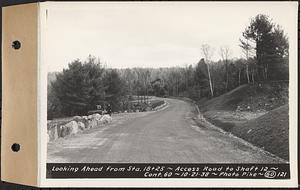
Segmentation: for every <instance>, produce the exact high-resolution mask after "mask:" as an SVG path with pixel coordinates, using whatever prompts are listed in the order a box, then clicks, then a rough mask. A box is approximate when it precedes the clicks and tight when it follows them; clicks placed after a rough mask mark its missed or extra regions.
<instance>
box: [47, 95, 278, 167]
mask: <svg viewBox="0 0 300 190" xmlns="http://www.w3.org/2000/svg"><path fill="white" fill-rule="evenodd" d="M165 100H167V102H168V106H167V107H165V108H164V109H162V110H160V111H157V112H148V113H132V114H136V115H135V116H134V117H132V118H129V119H128V118H127V119H124V118H122V117H120V119H115V120H114V121H113V122H112V123H111V124H110V125H108V126H105V127H102V128H101V127H99V128H94V129H91V130H88V131H84V132H83V133H81V134H77V135H75V136H72V137H68V138H65V139H58V140H57V141H55V142H50V143H48V162H81V163H101V162H106V163H108V162H120V163H137V162H140V163H279V162H281V160H280V159H278V158H276V157H273V156H271V155H270V154H268V153H266V152H264V151H263V150H261V149H259V148H256V147H253V146H251V145H249V144H247V143H245V142H244V141H242V140H240V139H237V138H234V137H232V136H229V135H227V134H223V133H220V132H218V131H216V130H213V129H210V128H206V127H203V126H196V124H195V122H194V121H193V119H192V118H193V117H194V116H195V107H194V106H193V105H192V104H190V103H188V102H185V101H182V100H176V99H165ZM115 117H116V118H117V116H115Z"/></svg>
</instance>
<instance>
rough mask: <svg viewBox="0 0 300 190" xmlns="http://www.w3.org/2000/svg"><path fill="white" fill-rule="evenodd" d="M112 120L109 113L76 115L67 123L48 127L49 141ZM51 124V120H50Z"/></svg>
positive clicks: (49, 123)
mask: <svg viewBox="0 0 300 190" xmlns="http://www.w3.org/2000/svg"><path fill="white" fill-rule="evenodd" d="M111 121H112V118H111V117H110V116H109V115H100V114H98V113H96V114H93V115H89V116H75V117H73V118H72V119H71V120H70V121H68V122H67V123H65V124H54V125H53V126H51V127H48V142H49V141H54V140H56V139H57V138H59V137H65V136H68V135H71V134H76V133H78V132H79V131H83V130H86V129H91V128H95V127H97V126H102V125H103V124H107V123H109V122H111ZM48 125H51V121H50V122H48Z"/></svg>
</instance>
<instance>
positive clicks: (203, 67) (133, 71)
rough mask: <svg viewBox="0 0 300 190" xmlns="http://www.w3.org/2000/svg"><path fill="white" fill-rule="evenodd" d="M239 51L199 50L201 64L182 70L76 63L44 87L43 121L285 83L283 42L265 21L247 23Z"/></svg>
mask: <svg viewBox="0 0 300 190" xmlns="http://www.w3.org/2000/svg"><path fill="white" fill-rule="evenodd" d="M239 46H240V47H241V49H242V52H243V55H242V57H241V58H239V59H234V58H232V55H231V49H230V47H229V46H222V47H220V48H219V49H214V48H213V47H211V46H210V45H208V44H202V45H200V52H201V56H202V58H201V59H200V60H199V62H198V63H194V64H190V65H186V66H185V67H170V68H127V69H111V68H107V67H105V66H104V65H103V64H102V63H101V62H100V60H99V59H96V58H95V57H93V56H89V57H88V58H87V60H85V61H80V60H78V59H77V60H75V61H73V62H71V63H70V64H69V66H68V68H67V69H64V70H63V71H62V72H60V73H55V76H54V79H52V80H51V81H49V83H48V84H49V85H48V116H49V117H50V118H53V117H62V116H72V115H84V114H86V113H87V111H88V110H90V109H93V108H94V106H95V105H97V104H100V103H101V102H103V101H106V102H109V103H110V104H111V105H112V108H113V111H124V110H127V109H129V105H130V104H129V103H128V102H130V101H131V100H133V97H136V96H138V97H140V99H141V100H143V97H144V100H145V99H146V98H145V97H147V96H159V97H165V96H183V97H189V98H191V99H194V100H196V101H198V100H200V99H203V98H212V97H215V96H219V95H221V94H224V93H226V92H228V91H230V90H232V89H234V88H236V87H238V86H239V85H242V84H250V83H251V84H253V83H256V82H264V81H269V80H288V79H289V74H288V73H289V56H288V55H289V51H288V49H289V44H288V38H287V36H286V34H285V33H284V31H283V29H282V28H281V27H280V26H279V25H277V24H275V23H273V22H272V21H271V19H270V18H269V17H268V16H266V15H261V14H260V15H257V16H256V17H254V18H252V19H251V22H250V24H249V26H248V27H247V28H246V29H245V30H244V32H243V33H242V34H241V37H240V40H239ZM214 54H217V55H218V56H219V57H220V59H219V60H218V61H213V60H212V57H213V55H214ZM52 78H53V77H52Z"/></svg>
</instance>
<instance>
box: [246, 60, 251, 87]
mask: <svg viewBox="0 0 300 190" xmlns="http://www.w3.org/2000/svg"><path fill="white" fill-rule="evenodd" d="M246 75H247V81H248V84H249V83H250V77H249V66H248V63H247V64H246Z"/></svg>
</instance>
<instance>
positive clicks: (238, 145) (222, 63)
mask: <svg viewBox="0 0 300 190" xmlns="http://www.w3.org/2000/svg"><path fill="white" fill-rule="evenodd" d="M292 7H293V6H291V5H290V4H288V3H285V4H277V3H276V2H273V4H271V3H270V4H269V6H266V5H263V6H261V5H260V3H255V2H248V3H243V2H224V3H208V2H206V3H201V2H186V3H184V2H114V3H113V2H110V3H109V2H103V3H99V2H98V3H91V2H90V3H70V4H67V3H65V4H64V3H61V4H52V6H49V7H47V9H46V16H45V21H44V24H45V26H44V28H43V32H44V33H43V35H44V36H45V38H44V39H45V41H44V44H45V47H46V48H45V49H46V53H45V55H44V58H43V60H46V61H45V62H46V63H47V64H46V67H47V157H46V162H47V164H52V165H51V167H48V168H47V173H51V172H54V173H55V172H57V171H61V170H64V171H74V170H76V168H75V169H74V168H73V167H71V166H72V164H73V165H76V164H77V165H80V164H81V165H82V166H83V165H84V164H91V165H92V164H102V163H103V164H104V163H105V164H108V165H109V164H132V167H135V168H138V166H139V164H142V165H143V166H141V168H140V169H141V170H145V171H146V170H147V166H148V165H147V164H150V165H149V167H150V166H151V164H161V163H163V164H166V167H167V166H168V164H171V165H172V164H175V165H176V164H177V165H178V164H179V165H178V166H179V167H180V164H183V165H184V164H192V165H193V167H197V165H199V167H200V166H201V172H203V171H207V172H212V171H216V173H215V174H214V173H210V174H207V175H209V176H212V175H216V176H217V177H219V178H222V177H235V178H239V177H246V178H247V177H250V178H251V175H254V174H253V173H256V174H255V175H257V176H256V177H258V178H259V176H260V175H262V176H261V177H262V178H280V177H281V178H282V179H285V178H289V175H290V174H289V163H290V147H291V146H290V143H291V141H290V133H291V129H290V118H289V105H291V104H290V97H289V92H290V80H289V79H290V70H291V69H293V67H291V63H290V60H291V59H290V52H291V51H294V52H295V51H296V50H291V48H290V43H291V41H290V39H291V37H290V36H291V35H295V34H294V33H295V31H294V26H293V23H292V22H291V18H293V16H294V15H293V14H292V12H291V14H289V10H291V8H292ZM283 13H284V14H283ZM55 164H57V165H55ZM64 164H67V165H65V166H64V167H59V166H62V165H64ZM68 164H70V165H68ZM135 164H136V165H135ZM203 164H208V165H210V166H211V168H205V166H203ZM214 164H216V167H214ZM220 164H228V165H229V166H230V165H231V164H241V166H236V167H237V169H236V170H237V171H238V170H242V171H244V173H245V174H244V173H242V174H241V175H242V176H241V175H236V176H234V175H235V174H232V173H226V172H219V173H217V172H218V169H220V167H221V166H220ZM245 164H246V165H247V164H248V165H247V166H245ZM251 164H252V165H253V166H252V165H251ZM260 164H271V165H272V164H275V165H276V164H279V165H280V164H282V165H283V166H285V167H286V168H287V171H286V172H284V171H282V172H281V173H280V172H277V173H275V174H274V176H272V175H273V173H272V172H269V173H268V174H266V172H265V171H267V170H268V171H270V168H269V169H265V170H264V168H259V169H256V170H257V172H256V170H255V169H253V168H255V167H256V166H259V165H260ZM171 165H170V167H171ZM177 165H176V167H177ZM113 166H114V165H109V166H107V168H106V171H114V172H117V171H118V169H119V170H121V168H122V167H119V168H113ZM202 166H203V167H202ZM250 166H251V167H250ZM84 167H85V166H84ZM153 167H154V166H153ZM176 167H175V166H174V168H173V169H172V168H170V170H172V172H173V174H174V172H175V171H176ZM187 167H188V166H187ZM252 167H253V168H252ZM270 167H272V166H270ZM129 168H130V167H129ZM158 168H159V166H158ZM224 168H225V166H224ZM224 168H223V169H224ZM243 168H244V169H243ZM251 168H252V169H251ZM77 169H78V168H77ZM96 169H97V168H96ZM98 169H99V168H98ZM156 169H157V168H156ZM159 169H161V168H159ZM159 169H158V170H159ZM276 169H278V167H277V168H276V167H275V168H273V169H271V171H273V170H274V171H276ZM132 170H134V169H132ZM132 170H131V171H132ZM162 170H163V169H162ZM179 170H180V171H185V170H181V169H179ZM221 170H222V169H220V171H221ZM258 170H260V171H264V172H262V173H259V171H258ZM278 170H280V167H279V169H278ZM222 171H223V170H222ZM245 171H246V172H248V173H246V172H245ZM254 171H255V172H254ZM249 172H252V174H249ZM175 173H176V172H175ZM47 175H48V174H47ZM49 175H50V174H49ZM147 175H148V176H147ZM159 175H161V174H159V173H148V174H147V173H143V174H142V177H160V176H159ZM162 175H165V176H163V177H166V176H167V177H168V173H167V174H166V173H163V174H162ZM170 175H171V174H170ZM175 175H177V174H175ZM178 175H182V176H184V175H185V174H184V173H183V174H182V173H179V174H178ZM186 175H190V174H186ZM197 175H198V174H197ZM199 175H200V174H199ZM201 175H206V174H205V173H203V174H201ZM249 175H250V176H249ZM175 177H176V176H175ZM184 177H186V176H184ZM188 177H193V176H188ZM198 177H205V176H198ZM206 177H207V176H206ZM49 178H51V175H50V177H49Z"/></svg>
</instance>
